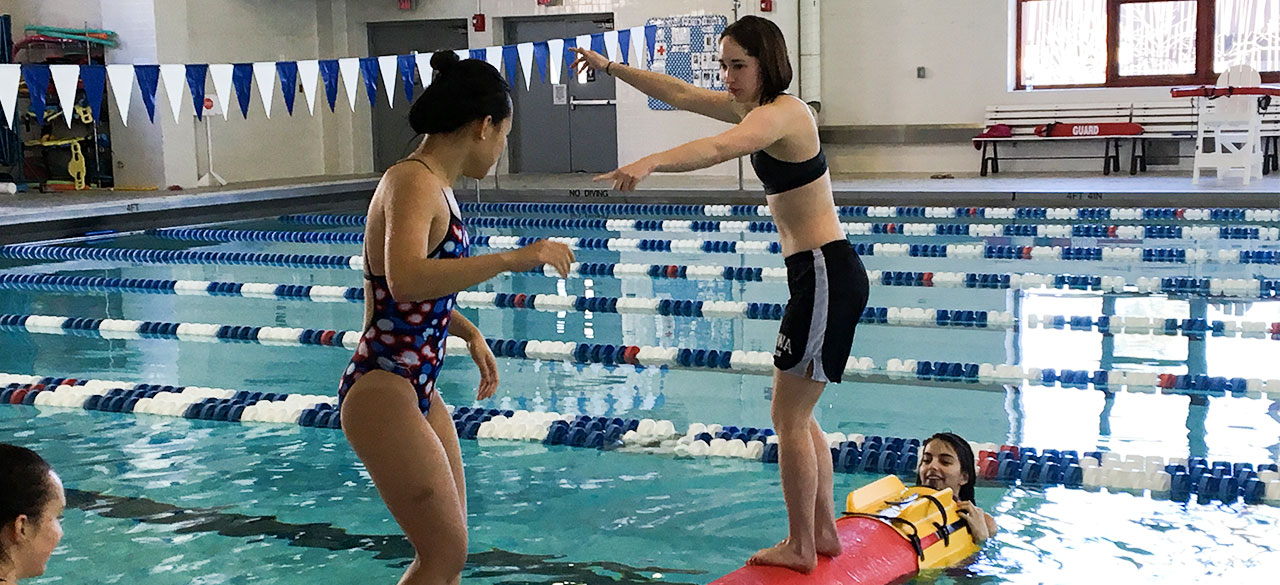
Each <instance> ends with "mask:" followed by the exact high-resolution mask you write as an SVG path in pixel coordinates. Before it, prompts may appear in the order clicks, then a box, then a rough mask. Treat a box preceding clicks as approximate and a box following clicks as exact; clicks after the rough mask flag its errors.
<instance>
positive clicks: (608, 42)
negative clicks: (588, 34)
mask: <svg viewBox="0 0 1280 585" xmlns="http://www.w3.org/2000/svg"><path fill="white" fill-rule="evenodd" d="M592 38H593V39H594V38H595V37H592ZM604 49H605V52H606V53H608V55H609V60H610V61H620V60H621V53H622V51H621V50H619V49H618V31H616V30H611V31H608V32H606V33H604Z"/></svg>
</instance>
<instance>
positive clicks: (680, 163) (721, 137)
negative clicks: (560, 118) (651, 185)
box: [595, 104, 789, 191]
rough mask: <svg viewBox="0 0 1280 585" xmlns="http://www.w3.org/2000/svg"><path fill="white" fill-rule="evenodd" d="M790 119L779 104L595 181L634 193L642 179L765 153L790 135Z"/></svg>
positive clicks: (753, 111) (652, 155)
mask: <svg viewBox="0 0 1280 585" xmlns="http://www.w3.org/2000/svg"><path fill="white" fill-rule="evenodd" d="M788 117H789V115H788V112H787V111H786V110H785V109H784V108H782V107H779V105H778V104H769V105H766V106H761V107H758V108H756V109H754V110H752V111H751V113H749V114H747V116H746V117H745V118H743V119H742V121H741V122H739V123H738V124H736V125H735V126H734V127H732V128H730V129H728V130H726V131H724V132H721V133H720V134H717V135H715V136H710V137H707V138H700V139H698V140H694V141H693V142H687V143H685V144H682V145H680V146H677V147H675V148H672V149H671V150H666V151H663V152H659V153H656V154H651V155H649V156H646V157H644V158H642V159H640V160H638V161H636V162H633V163H631V164H629V165H627V166H625V167H622V168H620V169H618V170H616V171H613V172H611V173H606V174H603V175H600V176H598V177H596V178H595V180H597V181H613V188H614V189H617V190H619V191H633V190H635V188H636V185H637V184H638V183H639V182H640V180H641V179H644V178H645V177H647V176H649V175H650V174H651V173H654V172H663V173H682V172H686V171H694V170H698V169H705V168H707V167H710V166H713V165H717V164H720V163H722V162H725V161H728V160H733V159H735V158H738V157H740V156H744V155H747V154H750V153H753V152H755V151H757V150H764V149H766V148H768V147H769V146H770V145H772V144H773V143H775V142H777V141H778V140H781V139H782V137H783V136H784V135H785V134H786V120H787V119H788Z"/></svg>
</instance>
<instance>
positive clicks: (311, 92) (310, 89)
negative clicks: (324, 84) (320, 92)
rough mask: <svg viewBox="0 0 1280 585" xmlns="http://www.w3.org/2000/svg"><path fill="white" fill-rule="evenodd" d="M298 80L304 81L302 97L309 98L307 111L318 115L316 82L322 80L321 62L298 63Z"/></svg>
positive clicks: (309, 60)
mask: <svg viewBox="0 0 1280 585" xmlns="http://www.w3.org/2000/svg"><path fill="white" fill-rule="evenodd" d="M298 79H300V80H301V81H302V95H304V96H306V98H307V110H309V111H310V112H311V115H312V116H314V115H316V80H318V79H320V62H319V61H317V60H315V59H308V60H306V61H298Z"/></svg>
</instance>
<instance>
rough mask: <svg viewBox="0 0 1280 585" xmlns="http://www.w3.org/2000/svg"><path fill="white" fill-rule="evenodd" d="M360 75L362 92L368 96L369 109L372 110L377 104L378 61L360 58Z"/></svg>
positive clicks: (370, 58)
mask: <svg viewBox="0 0 1280 585" xmlns="http://www.w3.org/2000/svg"><path fill="white" fill-rule="evenodd" d="M360 74H361V75H364V92H365V93H366V94H369V107H370V108H372V107H373V106H374V105H376V104H377V103H378V59H377V58H375V57H362V58H361V59H360Z"/></svg>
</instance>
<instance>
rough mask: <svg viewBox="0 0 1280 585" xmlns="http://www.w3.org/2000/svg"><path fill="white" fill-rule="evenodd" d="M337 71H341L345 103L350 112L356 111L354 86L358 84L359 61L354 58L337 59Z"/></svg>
mask: <svg viewBox="0 0 1280 585" xmlns="http://www.w3.org/2000/svg"><path fill="white" fill-rule="evenodd" d="M338 69H341V70H342V87H344V88H346V90H347V102H349V103H350V104H351V111H353V112H354V111H356V84H357V83H359V82H360V60H359V59H357V58H355V57H347V58H344V59H338Z"/></svg>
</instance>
